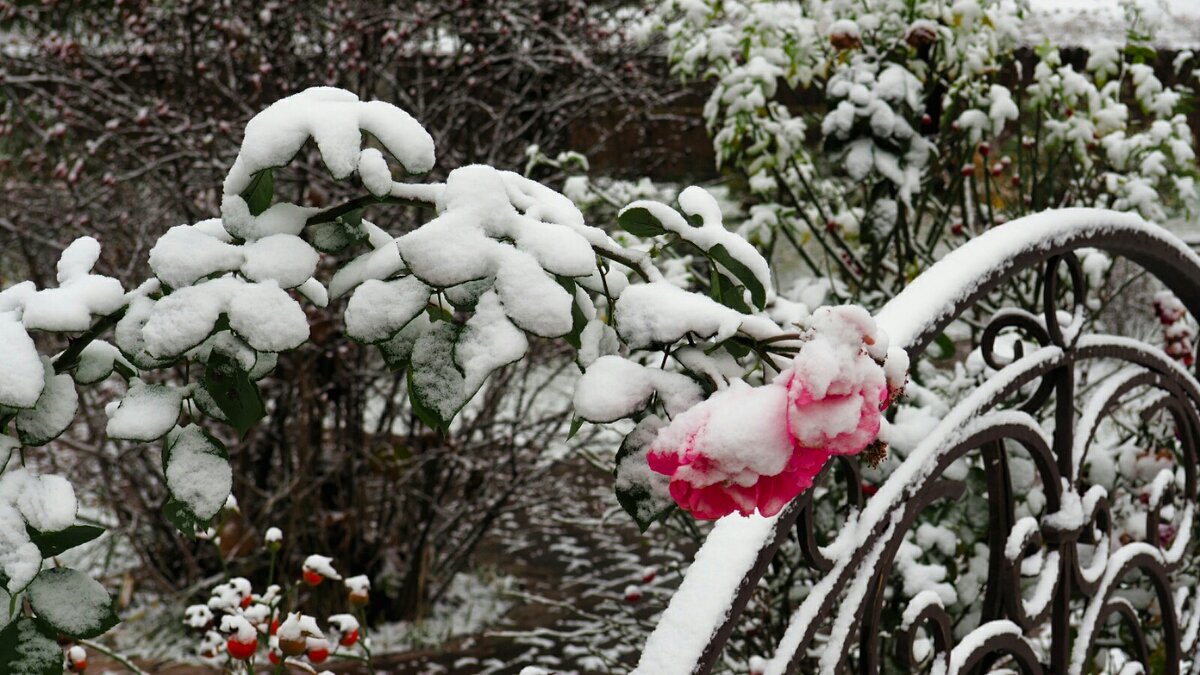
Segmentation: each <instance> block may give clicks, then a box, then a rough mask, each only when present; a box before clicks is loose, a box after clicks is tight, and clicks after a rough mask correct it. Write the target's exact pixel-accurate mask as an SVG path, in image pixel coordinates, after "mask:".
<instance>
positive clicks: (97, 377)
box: [71, 340, 133, 384]
mask: <svg viewBox="0 0 1200 675" xmlns="http://www.w3.org/2000/svg"><path fill="white" fill-rule="evenodd" d="M118 368H122V369H124V371H125V372H131V371H132V370H133V365H132V364H130V363H129V362H127V361H126V360H125V357H123V356H121V350H119V349H117V348H116V346H114V345H113V344H112V343H110V342H106V341H104V340H92V341H91V342H89V343H88V344H87V345H86V346H85V347H84V348H83V351H81V352H80V353H79V364H78V365H76V366H75V368H74V369H73V370H72V371H71V376H72V377H74V378H75V383H76V384H95V383H97V382H100V381H101V380H103V379H105V378H107V377H108V376H109V375H111V374H112V371H113V370H114V369H118Z"/></svg>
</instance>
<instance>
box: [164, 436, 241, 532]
mask: <svg viewBox="0 0 1200 675" xmlns="http://www.w3.org/2000/svg"><path fill="white" fill-rule="evenodd" d="M162 462H163V473H165V474H166V477H167V489H168V490H169V491H170V493H171V501H172V503H175V504H177V505H179V506H180V507H182V508H184V509H186V510H187V512H188V513H189V514H190V515H191V516H192V517H193V519H194V520H196V521H200V522H207V521H208V520H210V519H211V518H212V517H213V516H215V515H217V513H218V512H219V511H220V510H221V507H223V506H224V505H225V500H226V499H227V498H228V497H229V492H230V490H231V488H232V487H233V470H232V469H231V468H230V466H229V453H228V452H227V451H226V450H225V446H224V445H222V444H221V442H220V441H218V440H217V439H216V438H213V436H212V435H211V434H209V433H208V432H207V431H205V430H203V429H201V428H200V427H198V426H196V425H194V424H189V425H188V426H186V427H183V428H177V429H175V430H174V431H172V432H171V433H169V434H167V440H166V443H165V444H164V445H163V458H162ZM168 506H169V505H168ZM176 524H177V525H178V523H176ZM180 529H181V530H183V531H185V532H187V530H186V529H184V528H180Z"/></svg>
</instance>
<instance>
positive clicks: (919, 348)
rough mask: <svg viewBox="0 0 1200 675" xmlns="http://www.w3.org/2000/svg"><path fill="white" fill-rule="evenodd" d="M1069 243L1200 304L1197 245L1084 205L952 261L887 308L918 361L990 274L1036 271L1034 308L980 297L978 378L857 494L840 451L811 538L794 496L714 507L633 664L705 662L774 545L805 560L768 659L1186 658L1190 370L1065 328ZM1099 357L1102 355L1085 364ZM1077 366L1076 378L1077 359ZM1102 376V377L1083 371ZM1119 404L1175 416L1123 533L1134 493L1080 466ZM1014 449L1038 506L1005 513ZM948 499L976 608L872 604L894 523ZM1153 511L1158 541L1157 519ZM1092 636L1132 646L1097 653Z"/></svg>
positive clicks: (1016, 662) (1198, 592) (738, 615)
mask: <svg viewBox="0 0 1200 675" xmlns="http://www.w3.org/2000/svg"><path fill="white" fill-rule="evenodd" d="M1086 248H1097V249H1102V250H1105V251H1107V252H1109V253H1111V254H1115V255H1117V256H1120V257H1122V258H1124V259H1126V260H1128V261H1129V262H1130V263H1131V264H1132V266H1134V267H1136V268H1140V269H1141V270H1144V271H1145V272H1147V273H1149V275H1151V276H1153V277H1156V278H1157V279H1158V280H1159V281H1160V282H1161V283H1162V284H1163V285H1165V287H1166V288H1168V289H1170V290H1171V291H1172V292H1173V293H1174V294H1175V295H1176V296H1178V297H1179V298H1180V299H1181V300H1182V302H1183V303H1184V304H1185V305H1186V307H1187V308H1188V310H1189V311H1190V312H1192V314H1193V315H1197V314H1198V313H1200V257H1197V256H1196V254H1195V253H1193V252H1192V250H1191V249H1190V248H1189V247H1188V246H1187V245H1186V244H1184V243H1183V242H1182V241H1180V240H1179V239H1177V238H1176V237H1174V236H1173V235H1171V234H1170V233H1168V232H1166V231H1165V230H1162V229H1159V228H1157V227H1154V226H1150V225H1148V224H1146V223H1144V222H1142V221H1141V220H1140V219H1138V218H1136V217H1133V216H1128V215H1123V214H1117V213H1112V212H1105V211H1098V210H1090V209H1068V210H1062V211H1058V212H1050V213H1047V214H1040V215H1038V216H1034V217H1030V218H1025V219H1020V220H1016V221H1013V222H1011V223H1009V224H1007V225H1005V226H1002V227H1000V228H996V229H995V230H992V231H990V232H988V233H986V234H984V235H983V236H980V237H978V238H976V239H974V240H972V241H971V242H969V243H967V244H966V245H964V246H962V247H961V248H959V249H958V250H956V251H954V252H953V253H951V254H949V255H947V256H946V257H945V258H944V259H943V260H941V261H940V262H938V263H937V264H935V265H934V266H933V267H931V268H930V269H929V270H928V271H926V272H925V273H924V274H922V275H921V276H920V277H918V278H917V279H915V280H914V282H913V283H912V284H911V285H910V286H909V287H908V288H907V289H906V290H905V291H904V292H903V293H902V294H900V295H899V296H897V297H896V298H894V299H893V300H892V301H891V302H890V303H888V304H887V306H886V307H885V308H884V309H883V310H882V311H881V312H880V313H879V315H878V317H877V318H878V321H879V323H880V325H881V326H882V327H883V328H884V329H885V330H887V331H888V333H889V335H890V336H891V338H892V340H893V343H896V342H899V343H900V344H902V345H904V346H905V348H906V349H907V350H908V351H909V354H910V356H912V357H913V361H914V362H916V361H917V360H918V359H921V358H923V357H925V356H926V350H927V349H928V348H929V347H930V345H931V344H932V343H933V342H934V340H935V338H936V337H937V336H938V335H940V334H942V333H943V331H944V330H945V329H946V327H947V326H948V325H949V324H950V323H951V322H953V321H955V320H956V319H959V318H961V317H964V316H967V315H968V314H972V313H979V312H980V310H981V307H984V306H985V304H986V302H987V299H988V298H989V296H990V295H992V294H993V293H994V292H995V291H996V290H997V289H999V288H1000V287H1001V286H1002V285H1005V284H1010V283H1012V281H1013V280H1014V279H1016V278H1018V277H1019V276H1020V275H1028V274H1031V273H1032V274H1034V275H1035V276H1036V278H1037V288H1039V289H1040V294H1039V295H1040V298H1039V301H1038V304H1040V307H1033V308H1007V309H1000V310H998V311H994V312H990V313H991V317H990V320H988V321H987V322H986V324H985V325H984V326H983V327H982V330H981V332H980V337H979V343H978V347H979V351H980V354H981V355H982V358H983V359H984V360H985V361H986V363H987V364H988V366H990V368H991V369H993V371H994V372H993V373H992V375H991V376H990V377H989V378H987V379H986V380H985V381H983V382H982V383H981V384H979V385H978V386H976V387H975V388H974V389H973V390H971V391H969V392H967V393H966V395H965V396H962V397H960V398H959V399H958V401H957V403H956V404H955V405H954V406H953V407H952V408H951V409H950V411H949V413H948V414H946V415H945V416H944V417H943V418H942V419H941V420H940V422H939V423H938V424H937V426H936V427H935V428H934V429H933V431H932V432H931V433H929V434H928V436H927V437H925V438H924V439H923V441H921V442H920V443H919V444H918V445H917V447H916V448H915V449H914V450H913V451H911V452H910V453H908V454H907V456H906V457H905V458H904V459H903V461H902V462H901V463H899V465H898V466H896V467H895V468H894V470H892V471H891V473H890V474H889V475H888V477H887V479H886V481H885V482H884V483H883V484H882V485H881V486H880V487H879V488H878V491H877V492H876V493H875V494H874V495H872V496H869V497H868V496H867V495H865V494H864V492H863V491H862V490H861V489H860V486H859V482H858V469H857V465H856V462H855V461H854V460H851V461H844V460H838V461H839V462H840V463H841V464H840V466H838V467H837V468H838V469H841V470H844V471H841V473H842V474H843V476H844V478H845V479H844V481H843V482H844V483H845V486H846V496H845V497H844V499H845V500H846V501H848V502H849V504H850V506H851V509H850V511H849V513H848V515H847V516H846V518H845V521H844V523H843V524H842V525H841V527H840V528H838V531H837V532H836V538H835V539H834V540H833V541H831V542H830V543H828V545H825V546H822V545H820V544H819V538H818V536H817V532H816V528H815V527H814V513H815V511H816V508H815V505H816V502H815V501H814V499H813V497H812V493H811V492H810V493H808V494H806V495H804V496H802V497H801V498H799V499H797V500H795V501H794V502H793V503H792V504H790V505H789V506H788V507H787V508H786V509H785V510H784V511H783V512H782V513H780V514H779V515H778V516H775V517H773V518H759V517H754V518H749V519H747V518H740V517H737V516H732V517H728V518H726V519H724V520H722V521H719V522H718V523H717V524H716V526H715V527H714V529H713V530H712V532H711V533H710V535H709V536H708V538H707V540H706V541H705V543H704V545H703V546H702V547H701V549H700V551H699V552H698V554H697V556H696V559H695V561H694V562H693V564H692V565H691V567H690V568H689V570H688V571H687V573H686V575H685V578H684V580H683V582H682V584H681V586H680V588H679V590H678V591H677V592H676V594H675V596H674V597H673V598H672V601H671V604H670V606H669V607H668V609H667V610H666V611H665V612H664V614H663V616H662V618H661V620H660V621H659V624H658V626H657V628H656V629H655V631H654V633H653V634H652V635H651V636H650V638H649V640H648V642H647V644H646V648H645V650H644V652H643V656H642V659H641V663H640V665H639V667H638V671H637V672H638V673H644V674H645V675H651V674H653V675H672V674H675V673H679V674H684V673H705V672H709V671H710V670H711V669H712V668H713V667H714V665H715V664H717V663H718V662H720V660H721V659H722V650H723V648H724V646H725V644H726V642H727V641H728V640H729V638H730V636H731V635H732V634H733V633H734V631H735V629H737V627H738V624H739V621H740V620H741V619H742V618H743V617H742V614H743V610H744V609H745V608H746V606H747V603H748V602H749V601H750V600H751V597H752V595H753V594H754V593H755V591H756V588H757V587H758V586H759V583H760V580H761V579H762V578H763V577H764V574H766V573H767V570H768V567H769V566H770V565H771V564H772V561H773V559H774V558H775V557H776V556H777V555H779V554H780V551H781V548H783V547H784V546H785V544H788V545H790V546H791V547H792V548H797V549H798V550H799V551H800V552H801V553H802V557H803V563H804V564H805V565H806V566H807V568H808V570H809V571H810V572H811V574H810V575H808V576H807V577H806V580H805V581H803V582H802V583H803V584H804V585H805V587H804V588H802V589H785V591H786V592H790V593H794V594H795V595H796V597H798V598H799V599H798V601H797V604H796V606H795V608H794V610H792V611H791V613H790V616H788V617H787V620H786V628H785V629H784V630H783V631H782V632H781V633H780V635H779V636H778V639H777V641H776V644H775V645H774V654H773V655H768V656H770V657H771V658H770V660H769V662H768V664H767V666H766V668H767V670H766V672H767V673H801V672H803V673H807V672H823V673H850V672H856V673H864V674H874V673H879V672H932V673H947V674H952V673H975V672H984V671H989V670H1007V671H1008V672H1014V671H1020V672H1024V673H1027V674H1033V673H1063V674H1066V673H1071V674H1077V673H1079V674H1081V673H1092V672H1119V673H1122V674H1123V675H1130V674H1131V673H1136V672H1146V673H1149V672H1164V673H1170V674H1175V673H1181V672H1188V673H1191V674H1192V675H1197V674H1200V657H1198V656H1197V654H1196V652H1197V650H1198V649H1200V645H1198V640H1197V630H1198V628H1200V598H1198V596H1200V585H1198V584H1197V580H1196V578H1195V577H1194V576H1193V573H1194V569H1195V566H1196V557H1197V554H1196V551H1195V546H1194V543H1193V538H1192V535H1193V531H1194V529H1195V527H1196V524H1195V522H1194V520H1193V518H1194V515H1195V508H1196V500H1197V484H1196V480H1197V476H1196V469H1197V461H1198V454H1197V453H1198V451H1200V447H1198V446H1197V440H1198V439H1200V416H1198V413H1197V410H1198V407H1200V385H1198V384H1197V381H1196V379H1195V377H1194V376H1193V374H1192V373H1190V372H1188V370H1187V369H1185V368H1184V367H1182V366H1181V365H1180V364H1179V363H1178V362H1177V361H1176V360H1174V359H1172V358H1171V357H1170V356H1168V355H1167V354H1165V353H1164V352H1163V351H1162V350H1160V349H1159V348H1157V347H1156V346H1153V345H1150V344H1147V343H1145V342H1142V341H1138V340H1134V339H1130V338H1126V337H1119V336H1113V335H1103V334H1095V333H1091V332H1089V331H1087V330H1083V329H1082V327H1086V326H1088V325H1089V324H1088V322H1087V321H1086V320H1085V319H1086V318H1087V315H1088V313H1089V308H1088V304H1087V303H1086V302H1085V296H1086V292H1087V290H1088V289H1086V288H1085V274H1084V272H1083V270H1082V269H1081V266H1080V262H1079V259H1078V257H1077V255H1076V253H1077V252H1078V251H1080V250H1081V249H1086ZM1067 297H1069V298H1070V302H1066V299H1067ZM1064 305H1065V306H1064ZM1031 309H1033V310H1036V311H1030V310H1031ZM1013 331H1015V332H1017V333H1019V334H1020V336H1021V341H1020V342H1017V343H1016V344H1015V346H1014V347H1013V348H1012V349H1011V352H1012V353H1006V354H1000V353H998V350H997V348H996V345H997V338H998V336H1000V335H1001V334H1002V333H1011V332H1013ZM1026 345H1027V346H1026ZM1100 363H1104V364H1106V365H1105V366H1104V367H1103V368H1100V369H1099V370H1097V368H1096V365H1097V364H1100ZM1089 367H1090V368H1091V370H1090V371H1086V372H1091V373H1092V375H1089V380H1088V382H1087V387H1086V388H1084V387H1082V386H1081V381H1080V373H1081V372H1085V369H1086V368H1089ZM1100 371H1103V373H1104V374H1105V376H1104V377H1102V378H1097V377H1095V376H1094V375H1095V373H1096V372H1100ZM1131 405H1138V406H1140V409H1139V410H1138V412H1139V413H1140V415H1141V418H1142V419H1145V420H1154V419H1157V420H1159V427H1158V428H1161V429H1170V430H1172V431H1173V436H1174V438H1168V439H1166V440H1165V441H1164V443H1165V444H1166V445H1167V446H1169V448H1170V453H1171V458H1170V459H1171V462H1172V463H1173V464H1172V465H1173V466H1174V467H1176V471H1175V472H1174V473H1172V474H1171V475H1165V474H1164V475H1162V476H1159V478H1158V479H1156V480H1155V481H1154V483H1153V485H1152V486H1151V487H1152V489H1151V490H1150V491H1149V493H1148V494H1147V495H1146V496H1145V498H1144V501H1145V503H1144V504H1141V503H1140V502H1139V504H1140V513H1141V515H1140V517H1142V518H1144V525H1145V527H1144V536H1142V537H1136V538H1129V537H1128V535H1125V536H1124V537H1122V538H1120V540H1118V539H1119V538H1118V537H1117V536H1116V535H1115V534H1114V532H1115V524H1114V519H1113V511H1112V509H1111V507H1110V505H1111V504H1113V503H1114V502H1113V501H1112V500H1114V499H1118V498H1119V499H1122V500H1126V501H1122V504H1125V505H1127V504H1129V503H1130V502H1129V501H1128V500H1129V499H1130V495H1116V494H1114V495H1109V494H1107V493H1106V491H1105V489H1104V488H1102V487H1101V486H1099V485H1093V484H1090V482H1089V480H1088V478H1087V476H1086V475H1085V473H1084V472H1082V471H1081V467H1083V466H1084V465H1085V463H1086V462H1087V459H1088V452H1089V450H1090V449H1091V446H1092V444H1093V442H1094V437H1095V434H1096V432H1097V429H1099V428H1100V427H1101V425H1102V424H1104V423H1105V420H1108V419H1109V418H1110V417H1111V416H1112V415H1113V414H1114V413H1116V412H1117V411H1121V412H1122V413H1123V414H1124V413H1128V412H1129V410H1130V406H1131ZM1016 452H1020V453H1024V454H1026V455H1027V456H1028V457H1029V458H1031V459H1032V462H1033V464H1034V465H1035V467H1036V472H1035V473H1036V477H1035V478H1034V481H1035V482H1036V483H1037V484H1038V485H1039V486H1040V488H1041V489H1042V490H1044V493H1045V500H1046V501H1045V507H1044V509H1041V510H1040V513H1038V514H1035V515H1034V516H1025V517H1020V518H1019V517H1018V514H1017V513H1016V509H1015V504H1016V502H1017V499H1016V497H1017V495H1018V494H1020V493H1021V492H1022V491H1025V490H1028V489H1029V487H1030V486H1029V485H1027V484H1022V483H1021V482H1020V481H1015V480H1014V474H1013V472H1012V471H1010V458H1011V457H1012V456H1013V453H1016ZM973 453H978V454H977V455H975V457H974V460H975V461H976V462H981V464H982V466H983V468H984V472H983V473H984V475H985V486H986V489H985V490H983V492H982V494H972V495H968V494H966V493H967V490H966V483H965V481H964V480H962V479H961V477H956V476H955V475H952V473H953V472H950V471H949V469H950V467H951V466H952V465H953V464H954V463H955V462H956V460H959V459H960V458H963V457H965V456H968V455H970V454H973ZM826 471H827V472H829V471H832V467H827V469H826ZM1179 476H1181V478H1179ZM1179 484H1182V487H1181V488H1179V487H1178V485H1179ZM954 499H978V500H982V501H985V502H986V509H985V510H986V513H987V528H986V530H987V532H986V544H987V563H988V564H987V570H986V576H985V581H984V582H983V595H982V600H981V601H979V602H978V603H977V612H978V614H977V615H972V616H968V617H963V616H955V615H953V613H952V608H950V607H947V606H944V605H943V603H942V602H941V600H940V598H939V597H938V596H937V595H936V594H933V593H919V594H916V595H915V597H912V598H904V599H903V601H902V603H901V604H902V605H903V612H900V613H899V614H897V612H895V611H885V606H893V607H894V605H895V603H896V598H895V597H893V596H894V595H895V592H894V589H892V587H891V584H890V583H889V581H890V579H891V577H892V576H893V575H894V574H896V569H895V560H896V554H897V550H898V549H899V547H900V546H901V544H902V542H903V541H904V540H905V537H906V535H907V534H909V533H910V531H911V529H912V527H913V525H914V523H915V522H916V521H917V519H918V516H919V515H920V514H921V513H922V511H923V510H924V509H927V508H929V507H930V506H931V505H933V504H936V503H938V502H940V501H942V500H954ZM980 508H981V512H982V511H983V510H984V509H983V505H980ZM1168 516H1169V517H1168ZM1168 521H1169V522H1170V523H1171V528H1172V529H1173V532H1172V533H1171V534H1170V536H1169V537H1168V536H1164V535H1162V534H1160V531H1161V528H1160V527H1159V526H1160V525H1164V524H1166V523H1167V522H1168ZM1134 588H1137V589H1141V596H1140V601H1139V602H1134V601H1132V600H1131V599H1130V596H1131V590H1130V589H1134ZM797 590H798V591H799V592H796V591H797ZM917 647H920V648H919V649H918V648H917ZM1098 650H1101V651H1105V652H1106V653H1118V654H1126V655H1128V657H1129V658H1128V661H1127V662H1125V663H1121V662H1120V660H1119V659H1117V660H1114V659H1111V658H1109V659H1102V660H1097V657H1096V654H1097V651H1098Z"/></svg>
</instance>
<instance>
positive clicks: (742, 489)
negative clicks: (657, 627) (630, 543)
mask: <svg viewBox="0 0 1200 675" xmlns="http://www.w3.org/2000/svg"><path fill="white" fill-rule="evenodd" d="M813 328H814V329H813V333H812V335H811V337H810V339H809V340H808V341H807V342H805V343H804V345H803V346H802V347H801V349H800V352H799V353H798V354H797V355H796V357H795V359H794V361H793V364H792V368H790V369H789V370H787V371H785V372H783V373H782V374H780V376H779V377H778V378H776V380H775V382H773V383H771V384H767V385H764V386H760V387H751V386H749V385H747V384H745V383H744V382H740V381H735V382H733V384H731V385H730V386H729V388H727V389H724V390H722V391H719V392H717V393H716V394H713V395H712V396H711V397H710V398H709V399H708V400H706V401H703V402H702V403H700V404H698V405H696V406H693V407H692V408H691V409H689V410H687V411H686V412H684V413H682V414H680V415H677V416H676V417H675V419H674V420H672V421H671V423H670V424H669V425H667V426H666V427H664V428H663V429H661V430H660V431H659V433H658V435H657V436H656V437H655V439H654V442H653V443H651V445H650V448H649V451H648V452H647V455H646V459H647V462H648V463H649V465H650V468H651V469H653V470H654V471H656V472H658V473H661V474H664V475H667V476H670V483H669V485H668V489H669V491H670V494H671V498H672V499H674V500H675V502H676V503H677V504H679V506H680V507H681V508H683V509H684V510H686V511H688V512H690V513H691V514H692V515H693V516H695V517H696V518H700V519H704V520H713V519H716V518H720V517H722V516H725V515H728V514H730V513H733V512H735V511H736V512H738V513H741V514H742V515H745V516H748V515H750V514H752V513H754V511H756V510H757V511H758V512H759V513H761V514H762V515H764V516H773V515H775V514H777V513H779V511H780V510H781V509H782V508H783V507H784V506H785V505H786V504H787V503H788V502H789V501H791V500H792V499H794V498H795V497H796V496H797V495H799V494H800V493H801V492H803V491H804V490H806V489H808V488H809V487H810V486H811V485H812V483H813V479H814V478H815V477H816V475H817V474H818V473H820V471H821V468H822V467H824V466H825V462H827V461H828V460H829V458H830V457H831V456H832V455H853V454H857V453H859V452H862V450H863V449H864V448H866V447H867V445H869V444H870V443H871V442H872V441H873V440H874V439H875V437H876V436H877V435H878V433H879V427H880V423H881V422H880V420H881V409H882V408H883V407H886V404H887V402H888V398H889V394H888V383H887V378H886V377H885V375H884V368H883V366H881V365H880V364H879V363H878V362H877V361H876V360H875V358H873V357H872V354H871V352H880V351H883V350H884V349H885V345H880V344H878V343H877V341H876V339H877V338H876V336H874V335H873V333H874V332H875V326H874V321H872V320H871V317H870V315H868V314H867V313H866V311H864V310H861V309H858V308H852V307H837V308H830V309H828V310H824V309H823V310H821V311H818V312H817V313H816V315H814V321H813Z"/></svg>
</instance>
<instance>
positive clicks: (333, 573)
mask: <svg viewBox="0 0 1200 675" xmlns="http://www.w3.org/2000/svg"><path fill="white" fill-rule="evenodd" d="M303 567H304V571H305V572H316V573H317V574H320V575H321V576H323V577H325V578H326V579H333V580H334V581H338V580H340V579H341V578H342V575H340V574H338V573H337V570H335V569H333V558H330V557H329V556H323V555H317V554H315V553H314V554H313V555H310V556H308V557H307V558H305V559H304V565H303Z"/></svg>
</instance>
